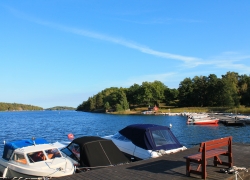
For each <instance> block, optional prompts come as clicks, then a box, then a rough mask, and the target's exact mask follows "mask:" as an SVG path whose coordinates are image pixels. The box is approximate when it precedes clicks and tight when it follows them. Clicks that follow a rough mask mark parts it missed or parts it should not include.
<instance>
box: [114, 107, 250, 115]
mask: <svg viewBox="0 0 250 180" xmlns="http://www.w3.org/2000/svg"><path fill="white" fill-rule="evenodd" d="M146 110H148V107H138V108H133V109H131V110H130V111H120V112H112V114H141V112H142V111H146ZM158 112H162V113H182V112H190V113H216V112H221V113H237V114H250V107H244V106H240V107H181V108H180V107H173V106H160V107H159V110H158Z"/></svg>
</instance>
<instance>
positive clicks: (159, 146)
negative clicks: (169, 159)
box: [104, 124, 187, 160]
mask: <svg viewBox="0 0 250 180" xmlns="http://www.w3.org/2000/svg"><path fill="white" fill-rule="evenodd" d="M104 138H106V139H111V140H112V141H113V142H114V143H115V145H116V146H117V147H118V148H119V149H120V150H121V151H122V152H123V153H125V154H126V155H127V156H128V157H130V158H132V159H135V160H142V159H149V158H157V157H160V156H162V155H164V154H170V153H176V152H178V151H183V150H185V149H187V148H186V147H185V146H183V145H181V143H180V142H179V141H178V139H177V138H176V137H175V135H174V134H173V133H172V131H171V129H170V128H169V127H167V126H161V125H156V124H132V125H129V126H127V127H125V128H123V129H121V130H120V131H119V132H117V133H116V134H114V135H110V136H104Z"/></svg>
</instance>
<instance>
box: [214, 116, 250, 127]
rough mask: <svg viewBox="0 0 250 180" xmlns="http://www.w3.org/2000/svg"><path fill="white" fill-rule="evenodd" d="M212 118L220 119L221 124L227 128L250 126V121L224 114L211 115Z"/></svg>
mask: <svg viewBox="0 0 250 180" xmlns="http://www.w3.org/2000/svg"><path fill="white" fill-rule="evenodd" d="M210 116H213V117H216V118H219V122H220V123H222V124H224V125H225V126H245V125H248V124H250V120H244V119H240V118H237V117H236V118H233V117H229V116H225V115H222V114H210Z"/></svg>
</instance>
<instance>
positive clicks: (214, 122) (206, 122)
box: [193, 119, 219, 125]
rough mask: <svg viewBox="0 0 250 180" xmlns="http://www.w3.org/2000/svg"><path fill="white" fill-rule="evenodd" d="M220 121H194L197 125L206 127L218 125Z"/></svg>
mask: <svg viewBox="0 0 250 180" xmlns="http://www.w3.org/2000/svg"><path fill="white" fill-rule="evenodd" d="M218 122H219V120H218V119H216V120H201V121H194V122H193V123H194V124H196V125H206V124H218Z"/></svg>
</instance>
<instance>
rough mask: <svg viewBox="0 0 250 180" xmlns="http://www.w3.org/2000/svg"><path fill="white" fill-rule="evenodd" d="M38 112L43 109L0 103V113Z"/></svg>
mask: <svg viewBox="0 0 250 180" xmlns="http://www.w3.org/2000/svg"><path fill="white" fill-rule="evenodd" d="M39 110H43V108H42V107H38V106H32V105H26V104H17V103H4V102H0V111H39Z"/></svg>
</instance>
